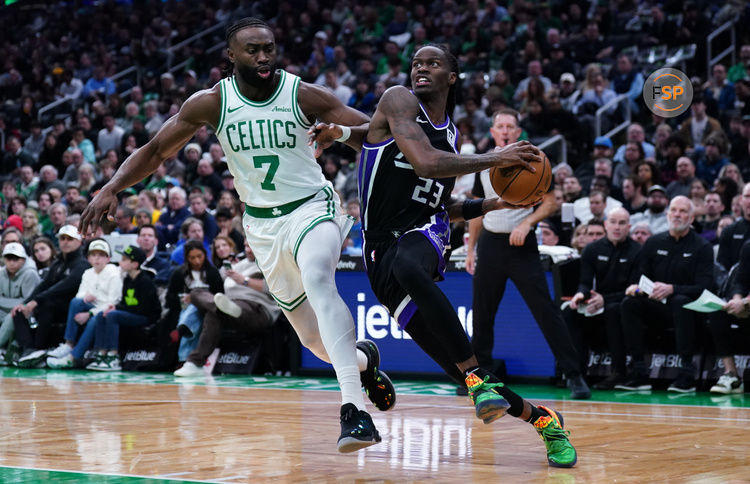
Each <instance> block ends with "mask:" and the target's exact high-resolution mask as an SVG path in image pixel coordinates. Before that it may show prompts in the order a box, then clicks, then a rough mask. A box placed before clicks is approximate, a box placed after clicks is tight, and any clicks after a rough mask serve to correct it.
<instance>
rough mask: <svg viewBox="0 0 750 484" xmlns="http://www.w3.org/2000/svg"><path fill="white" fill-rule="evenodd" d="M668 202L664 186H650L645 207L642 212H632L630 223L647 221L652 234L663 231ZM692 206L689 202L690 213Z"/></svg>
mask: <svg viewBox="0 0 750 484" xmlns="http://www.w3.org/2000/svg"><path fill="white" fill-rule="evenodd" d="M668 203H669V200H667V193H666V190H665V189H664V187H663V186H661V185H654V186H652V187H651V189H650V190H649V191H648V201H647V202H646V207H647V209H646V210H645V211H643V212H639V213H636V214H633V216H632V217H631V219H630V223H631V224H632V225H636V224H638V223H640V222H648V225H649V227H650V228H651V233H652V234H658V233H660V232H664V231H665V230H667V227H668V224H667V212H666V208H667V204H668ZM692 207H693V206H692V204H691V209H690V210H691V212H690V213H691V214H692V213H693V210H694V209H693V208H692Z"/></svg>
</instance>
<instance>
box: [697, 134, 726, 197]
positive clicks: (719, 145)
mask: <svg viewBox="0 0 750 484" xmlns="http://www.w3.org/2000/svg"><path fill="white" fill-rule="evenodd" d="M697 151H698V152H699V153H700V152H701V151H702V153H701V154H700V155H699V157H698V162H697V163H696V167H695V176H697V177H698V178H700V179H701V180H703V181H704V182H706V183H708V185H709V186H710V185H713V183H714V181H715V180H716V179H717V178H718V177H719V172H720V171H721V169H722V168H724V166H726V165H728V164H729V160H728V159H727V157H726V156H725V153H726V143H725V141H724V136H723V135H722V134H720V133H718V132H714V133H712V134H711V135H709V136H708V137H706V138H705V140H704V144H703V150H697Z"/></svg>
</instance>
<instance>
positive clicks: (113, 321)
mask: <svg viewBox="0 0 750 484" xmlns="http://www.w3.org/2000/svg"><path fill="white" fill-rule="evenodd" d="M144 260H146V254H145V253H144V252H143V251H142V250H141V249H139V248H138V247H136V246H134V245H129V246H127V247H126V248H125V250H123V251H122V259H120V270H121V271H122V272H123V273H124V274H125V279H124V280H123V282H122V292H121V294H120V298H119V302H118V303H117V304H116V305H114V304H110V305H109V306H108V307H107V308H106V309H104V311H102V313H101V315H100V316H99V317H98V318H97V320H96V335H95V340H94V349H96V350H97V352H96V355H95V357H94V361H92V362H91V363H89V364H88V366H86V369H87V370H96V371H120V370H121V369H122V367H121V366H120V352H119V346H120V328H122V327H123V326H128V327H137V326H146V325H148V324H149V323H153V322H156V321H157V320H158V319H159V315H160V314H161V303H159V298H158V297H157V295H156V294H157V293H156V287H155V286H154V283H153V281H152V279H151V276H150V275H149V274H148V273H147V272H146V271H142V270H141V268H140V265H141V264H142V263H143V261H144Z"/></svg>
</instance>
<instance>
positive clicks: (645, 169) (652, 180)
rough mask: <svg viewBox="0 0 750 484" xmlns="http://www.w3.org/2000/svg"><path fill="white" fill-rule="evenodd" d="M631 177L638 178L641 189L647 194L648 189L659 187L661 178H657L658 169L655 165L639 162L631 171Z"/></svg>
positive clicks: (648, 162) (644, 161)
mask: <svg viewBox="0 0 750 484" xmlns="http://www.w3.org/2000/svg"><path fill="white" fill-rule="evenodd" d="M632 173H633V175H635V176H637V177H638V180H640V182H641V185H643V189H644V190H646V192H647V193H648V190H649V188H651V187H652V186H654V185H661V177H660V176H659V169H658V168H657V167H656V165H655V164H654V163H652V162H650V161H646V160H641V161H639V162H638V163H636V165H635V167H634V169H633V171H632Z"/></svg>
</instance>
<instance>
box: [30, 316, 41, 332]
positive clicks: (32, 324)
mask: <svg viewBox="0 0 750 484" xmlns="http://www.w3.org/2000/svg"><path fill="white" fill-rule="evenodd" d="M37 326H39V321H37V320H36V318H35V317H34V316H29V328H31V329H36V327H37Z"/></svg>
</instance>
